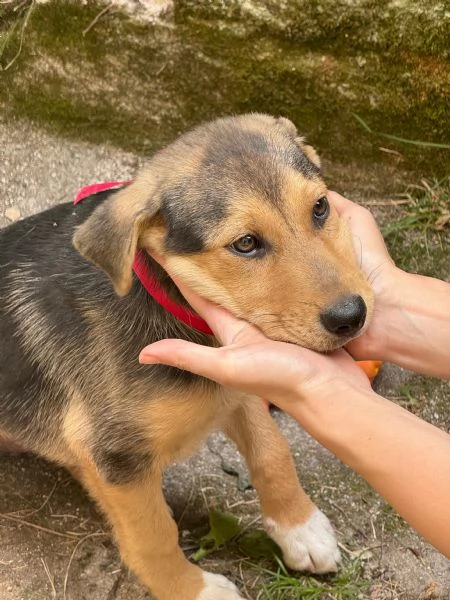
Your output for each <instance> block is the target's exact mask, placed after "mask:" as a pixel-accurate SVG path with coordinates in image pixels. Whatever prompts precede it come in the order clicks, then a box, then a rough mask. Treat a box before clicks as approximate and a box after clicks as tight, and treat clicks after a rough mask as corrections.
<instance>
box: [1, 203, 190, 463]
mask: <svg viewBox="0 0 450 600" xmlns="http://www.w3.org/2000/svg"><path fill="white" fill-rule="evenodd" d="M112 195H113V193H110V192H102V193H100V194H96V195H95V196H93V197H90V198H86V199H85V201H84V202H82V203H80V204H79V205H77V206H73V205H72V204H71V203H67V204H62V205H59V206H56V207H54V208H51V209H49V210H47V211H45V212H43V213H40V214H38V215H35V216H32V217H29V218H27V219H25V220H23V221H20V222H18V223H15V224H13V225H11V226H9V227H7V228H5V229H3V230H1V231H0V256H1V264H0V340H1V342H0V343H1V353H0V415H1V424H0V430H1V429H3V430H4V431H6V432H7V433H8V434H9V435H10V436H12V437H13V438H14V439H17V440H20V443H21V445H24V446H25V448H26V449H29V450H32V451H37V452H40V453H44V454H45V455H47V456H49V455H50V457H54V458H55V459H58V456H59V454H60V453H62V454H64V450H63V449H62V448H60V445H61V433H62V419H63V417H64V415H65V414H66V412H67V410H68V407H69V405H70V403H71V402H72V401H73V398H74V396H76V395H77V394H78V395H79V396H80V397H82V398H83V399H86V406H88V407H89V410H90V411H91V412H92V422H93V423H96V428H97V434H98V436H99V437H100V438H102V439H104V438H105V437H108V434H107V428H108V427H109V428H110V429H111V430H112V431H113V430H114V429H117V431H116V432H115V435H116V436H117V435H118V433H119V431H120V435H121V436H123V437H126V432H125V429H126V427H122V426H120V425H115V424H114V423H111V421H113V419H112V418H111V411H112V407H115V411H116V421H117V423H124V422H126V421H127V418H126V416H125V415H124V414H122V412H124V413H125V412H126V411H130V410H136V404H139V403H140V402H148V401H150V400H151V398H152V390H153V389H154V388H155V387H156V390H155V392H156V394H157V395H159V394H161V391H162V389H164V388H166V390H167V391H169V390H170V389H173V387H174V386H177V385H178V384H180V385H182V386H184V387H186V386H187V387H189V385H190V384H192V383H193V382H195V380H196V379H198V378H195V377H194V376H193V375H191V374H188V373H184V372H181V371H178V370H176V369H172V368H169V367H165V366H162V365H161V366H157V367H150V368H149V367H145V366H140V365H139V364H138V362H137V357H138V354H139V350H140V349H141V347H142V345H143V344H145V343H151V342H152V341H155V340H156V339H159V338H160V337H163V336H174V337H175V336H177V337H187V338H189V339H198V336H196V334H195V333H193V332H192V331H190V330H189V329H188V328H187V327H185V326H183V324H181V323H179V322H178V321H177V320H176V319H174V318H173V317H172V316H171V315H170V314H169V313H167V312H166V311H164V310H163V309H162V308H161V307H160V306H159V304H157V303H156V302H155V301H154V300H153V298H151V297H150V296H149V295H148V294H147V292H146V291H145V290H144V289H143V288H142V286H141V284H140V283H139V282H138V281H137V280H136V279H134V282H133V287H132V290H131V292H130V294H128V295H127V296H126V297H124V298H120V297H118V296H117V294H116V293H115V292H114V290H113V288H112V286H111V282H110V280H109V278H108V277H107V276H106V275H105V274H104V273H103V271H101V270H99V269H97V268H96V267H95V266H94V265H92V264H91V263H90V262H88V261H86V260H85V259H84V258H83V257H81V256H80V255H79V253H78V252H77V251H76V250H75V249H74V247H73V245H72V237H73V233H74V230H75V228H76V227H77V226H78V225H80V223H82V222H84V221H85V220H86V219H87V217H88V216H89V215H90V214H91V213H92V212H93V211H94V210H95V208H97V207H98V206H99V204H101V203H103V202H108V201H110V199H111V196H112ZM153 268H154V267H153ZM130 396H132V397H133V402H135V403H136V404H135V405H134V406H133V407H131V406H130V402H129V401H127V399H128V398H130ZM120 402H121V403H122V405H123V411H122V410H121V407H120ZM134 429H135V428H133V431H130V432H129V436H130V437H133V436H134V437H138V433H137V431H135V430H134ZM113 437H114V434H113ZM121 445H122V444H121Z"/></svg>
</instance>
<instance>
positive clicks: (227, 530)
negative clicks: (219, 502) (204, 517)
mask: <svg viewBox="0 0 450 600" xmlns="http://www.w3.org/2000/svg"><path fill="white" fill-rule="evenodd" d="M209 527H210V530H209V533H207V534H206V535H204V536H203V537H202V538H201V540H200V548H199V550H197V552H195V554H193V556H192V557H191V558H192V560H194V561H199V560H201V559H202V558H204V557H205V556H207V555H208V554H210V553H211V552H213V551H214V550H217V549H218V548H220V547H221V546H224V545H225V544H226V543H227V542H229V541H231V540H232V539H233V538H235V537H236V536H237V535H238V533H239V532H240V529H241V528H240V525H239V522H238V520H237V519H236V517H234V516H233V515H230V514H229V513H224V512H222V511H220V510H216V509H214V510H212V511H211V512H210V513H209Z"/></svg>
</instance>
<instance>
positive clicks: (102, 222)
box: [72, 177, 159, 296]
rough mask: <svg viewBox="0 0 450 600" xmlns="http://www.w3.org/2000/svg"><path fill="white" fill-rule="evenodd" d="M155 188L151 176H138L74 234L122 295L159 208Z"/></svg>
mask: <svg viewBox="0 0 450 600" xmlns="http://www.w3.org/2000/svg"><path fill="white" fill-rule="evenodd" d="M153 188H154V186H153V185H152V182H151V180H149V178H148V177H141V178H139V179H136V180H135V181H134V182H132V183H131V184H130V185H128V186H127V187H126V188H124V189H122V190H120V191H118V192H116V193H115V194H114V196H113V197H112V198H111V199H110V200H106V202H104V203H103V204H102V205H100V206H99V207H98V208H96V210H95V211H94V212H93V213H92V215H91V216H90V217H89V218H88V219H87V220H86V221H85V222H84V223H83V224H82V225H80V226H79V227H78V228H77V230H76V232H75V235H74V236H73V240H72V241H73V245H74V246H75V248H76V249H77V250H78V252H79V253H80V254H81V255H82V256H84V257H85V258H87V259H88V260H90V261H91V262H93V263H94V264H95V265H97V266H98V267H100V268H101V269H103V271H105V273H106V274H107V275H108V276H109V277H110V278H111V280H112V282H113V284H114V289H115V290H116V292H117V294H119V295H120V296H123V295H125V294H127V293H128V292H129V291H130V289H131V284H132V267H133V261H134V257H135V254H136V251H137V249H138V247H139V240H140V237H141V236H142V234H143V232H144V231H145V230H147V229H148V228H149V227H150V225H151V223H152V221H153V220H154V219H155V217H156V215H157V213H158V210H159V201H158V198H157V195H156V194H155V193H154V191H153Z"/></svg>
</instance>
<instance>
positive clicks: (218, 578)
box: [197, 571, 243, 600]
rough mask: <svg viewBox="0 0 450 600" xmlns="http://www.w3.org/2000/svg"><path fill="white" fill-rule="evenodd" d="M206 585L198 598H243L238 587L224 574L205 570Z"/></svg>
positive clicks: (219, 599) (223, 599)
mask: <svg viewBox="0 0 450 600" xmlns="http://www.w3.org/2000/svg"><path fill="white" fill-rule="evenodd" d="M203 581H204V584H205V587H204V588H203V589H202V591H201V592H200V595H199V596H198V598H197V600H243V598H242V596H241V595H240V594H239V591H238V589H237V587H236V586H235V585H234V583H231V581H229V580H228V579H227V578H226V577H224V576H223V575H215V574H214V573H207V572H206V571H204V572H203Z"/></svg>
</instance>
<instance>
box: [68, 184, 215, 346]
mask: <svg viewBox="0 0 450 600" xmlns="http://www.w3.org/2000/svg"><path fill="white" fill-rule="evenodd" d="M128 183H130V182H129V181H110V182H105V183H94V184H92V185H89V186H86V187H84V188H82V189H81V190H80V191H79V192H78V194H77V196H76V198H75V200H74V204H78V202H81V201H82V200H84V199H85V198H88V197H89V196H93V195H94V194H98V193H100V192H104V191H106V190H112V189H117V188H120V187H122V186H124V185H127V184H128ZM133 271H134V273H135V274H136V277H137V278H138V279H139V281H140V282H141V284H142V286H143V287H144V288H145V289H146V290H147V292H148V293H149V294H150V296H152V298H154V299H155V300H156V302H158V304H160V305H161V306H162V307H163V308H164V309H165V310H167V311H168V312H170V313H171V314H172V315H173V316H174V317H176V318H177V319H178V320H179V321H181V322H183V323H185V324H186V325H188V326H189V327H190V328H191V329H195V330H196V331H198V332H199V333H203V334H206V335H214V334H213V332H212V331H211V329H210V328H209V326H208V324H207V323H206V321H204V320H203V319H202V318H201V317H199V315H197V314H196V313H195V312H193V310H192V308H191V307H190V306H189V304H188V303H187V302H186V300H185V298H184V297H183V296H182V295H181V293H180V292H179V290H178V288H177V287H176V285H175V284H174V283H173V281H172V279H171V278H170V277H169V275H168V274H167V273H166V271H164V269H163V268H162V267H160V265H159V264H158V263H157V262H156V261H155V260H153V259H152V258H151V257H150V256H149V255H148V254H147V253H146V252H145V251H144V250H138V252H137V254H136V257H135V259H134V263H133Z"/></svg>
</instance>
